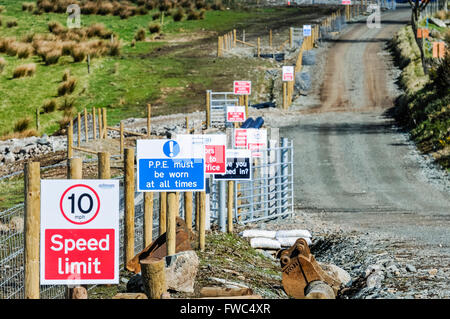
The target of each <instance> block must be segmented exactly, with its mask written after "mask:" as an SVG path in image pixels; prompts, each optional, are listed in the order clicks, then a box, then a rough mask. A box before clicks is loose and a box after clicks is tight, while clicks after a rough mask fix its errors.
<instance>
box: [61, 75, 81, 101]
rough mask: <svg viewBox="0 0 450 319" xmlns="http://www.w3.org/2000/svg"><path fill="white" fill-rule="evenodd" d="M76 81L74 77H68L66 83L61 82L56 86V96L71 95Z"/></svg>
mask: <svg viewBox="0 0 450 319" xmlns="http://www.w3.org/2000/svg"><path fill="white" fill-rule="evenodd" d="M76 85H77V80H76V79H75V78H74V77H69V78H68V79H67V80H66V81H64V82H62V83H61V84H60V85H59V86H58V96H64V95H66V94H72V93H73V91H75V87H76Z"/></svg>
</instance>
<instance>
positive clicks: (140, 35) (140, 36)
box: [134, 28, 145, 41]
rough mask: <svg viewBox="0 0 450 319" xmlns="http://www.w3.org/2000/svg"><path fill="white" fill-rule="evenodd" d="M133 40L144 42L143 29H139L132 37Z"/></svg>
mask: <svg viewBox="0 0 450 319" xmlns="http://www.w3.org/2000/svg"><path fill="white" fill-rule="evenodd" d="M134 40H136V41H144V40H145V29H144V28H140V29H139V30H138V31H137V32H136V35H135V36H134Z"/></svg>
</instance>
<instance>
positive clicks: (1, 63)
mask: <svg viewBox="0 0 450 319" xmlns="http://www.w3.org/2000/svg"><path fill="white" fill-rule="evenodd" d="M5 66H6V60H5V58H2V57H0V74H2V72H3V70H4V69H5Z"/></svg>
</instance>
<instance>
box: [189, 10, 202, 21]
mask: <svg viewBox="0 0 450 319" xmlns="http://www.w3.org/2000/svg"><path fill="white" fill-rule="evenodd" d="M187 19H188V20H200V12H199V11H194V10H191V11H189V13H188V17H187Z"/></svg>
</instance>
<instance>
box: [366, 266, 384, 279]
mask: <svg viewBox="0 0 450 319" xmlns="http://www.w3.org/2000/svg"><path fill="white" fill-rule="evenodd" d="M381 268H382V266H381V265H370V266H369V267H367V268H366V273H365V274H366V277H367V276H369V275H370V274H371V273H375V272H382V270H381Z"/></svg>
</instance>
